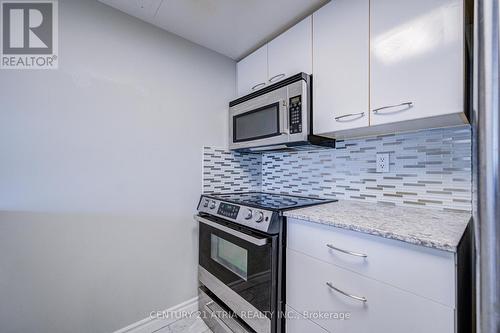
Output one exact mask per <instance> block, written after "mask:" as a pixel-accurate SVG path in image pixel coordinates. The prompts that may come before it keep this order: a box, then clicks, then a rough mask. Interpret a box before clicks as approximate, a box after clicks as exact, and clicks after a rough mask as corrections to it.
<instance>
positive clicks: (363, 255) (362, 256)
mask: <svg viewBox="0 0 500 333" xmlns="http://www.w3.org/2000/svg"><path fill="white" fill-rule="evenodd" d="M326 246H327V247H328V248H330V249H332V250H335V251H339V252H342V253H345V254H349V255H351V256H355V257H361V258H367V257H368V255H367V254H364V253H357V252H352V251H347V250H344V249H340V248H338V247H335V246H333V245H332V244H326Z"/></svg>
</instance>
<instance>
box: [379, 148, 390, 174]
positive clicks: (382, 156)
mask: <svg viewBox="0 0 500 333" xmlns="http://www.w3.org/2000/svg"><path fill="white" fill-rule="evenodd" d="M377 172H382V173H386V172H389V153H378V154H377Z"/></svg>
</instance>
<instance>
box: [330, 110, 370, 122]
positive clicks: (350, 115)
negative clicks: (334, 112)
mask: <svg viewBox="0 0 500 333" xmlns="http://www.w3.org/2000/svg"><path fill="white" fill-rule="evenodd" d="M354 116H359V117H358V118H362V117H364V116H365V113H364V112H360V113H349V114H344V115H342V116H338V117H335V120H336V121H340V120H341V119H343V118H347V117H354ZM358 118H356V119H358ZM351 120H355V119H351Z"/></svg>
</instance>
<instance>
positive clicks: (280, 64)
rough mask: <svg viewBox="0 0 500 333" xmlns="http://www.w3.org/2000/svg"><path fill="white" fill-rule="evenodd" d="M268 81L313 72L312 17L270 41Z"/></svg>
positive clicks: (271, 81)
mask: <svg viewBox="0 0 500 333" xmlns="http://www.w3.org/2000/svg"><path fill="white" fill-rule="evenodd" d="M267 50H268V65H269V67H268V68H269V78H268V83H274V82H277V81H280V80H282V79H284V78H286V77H289V76H292V75H294V74H297V73H300V72H304V73H307V74H311V72H312V17H311V16H309V17H307V18H305V19H304V20H302V21H301V22H299V23H298V24H296V25H294V26H293V27H292V28H290V29H289V30H287V31H286V32H284V33H283V34H281V35H280V36H278V37H276V38H275V39H273V40H272V41H270V42H269V44H268V46H267Z"/></svg>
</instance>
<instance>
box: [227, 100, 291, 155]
mask: <svg viewBox="0 0 500 333" xmlns="http://www.w3.org/2000/svg"><path fill="white" fill-rule="evenodd" d="M230 120H231V121H230V123H229V126H230V135H231V137H230V142H231V148H236V149H237V148H249V147H255V146H262V145H271V144H279V143H286V142H287V141H288V132H289V131H288V126H289V125H288V123H289V120H288V115H287V104H286V101H285V100H278V101H275V102H273V103H271V104H267V105H264V106H260V107H256V108H254V109H251V110H248V109H246V110H241V111H239V112H233V113H232V116H231V119H230Z"/></svg>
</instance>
